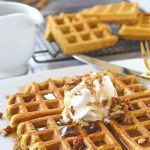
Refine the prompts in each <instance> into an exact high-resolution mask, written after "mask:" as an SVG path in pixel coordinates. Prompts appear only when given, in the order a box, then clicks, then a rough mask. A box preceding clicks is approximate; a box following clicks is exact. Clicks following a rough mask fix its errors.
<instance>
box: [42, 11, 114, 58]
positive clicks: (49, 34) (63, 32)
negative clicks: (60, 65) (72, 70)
mask: <svg viewBox="0 0 150 150" xmlns="http://www.w3.org/2000/svg"><path fill="white" fill-rule="evenodd" d="M45 36H46V38H47V39H49V40H51V39H53V38H54V39H55V41H56V42H57V43H58V44H59V45H60V47H61V49H62V51H63V53H64V54H65V55H72V54H76V53H82V52H88V51H93V50H96V49H100V48H104V47H108V46H113V45H114V44H115V43H116V42H117V37H116V36H114V35H112V33H111V29H110V28H109V27H108V26H106V25H105V24H102V23H99V22H98V20H97V19H95V18H84V17H82V16H80V15H78V16H77V15H76V14H63V13H62V14H60V15H59V16H48V19H47V28H46V32H45Z"/></svg>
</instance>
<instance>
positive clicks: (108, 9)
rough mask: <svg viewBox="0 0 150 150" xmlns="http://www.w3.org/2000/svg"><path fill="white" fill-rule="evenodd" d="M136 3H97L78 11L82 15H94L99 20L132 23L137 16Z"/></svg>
mask: <svg viewBox="0 0 150 150" xmlns="http://www.w3.org/2000/svg"><path fill="white" fill-rule="evenodd" d="M138 11H139V10H138V6H137V4H136V3H134V4H132V3H127V2H121V3H116V4H115V3H114V4H108V5H97V6H94V7H92V8H89V9H85V10H83V11H81V12H80V14H81V15H82V16H84V17H96V18H97V19H98V20H99V21H100V22H107V23H119V24H132V23H135V22H136V19H137V16H138Z"/></svg>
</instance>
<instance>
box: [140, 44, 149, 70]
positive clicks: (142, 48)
mask: <svg viewBox="0 0 150 150" xmlns="http://www.w3.org/2000/svg"><path fill="white" fill-rule="evenodd" d="M147 44H148V43H147ZM144 45H145V46H144ZM145 47H146V44H144V42H140V49H141V54H142V58H143V60H144V64H145V67H146V69H147V70H149V71H150V65H149V63H148V53H147V52H148V45H147V48H145Z"/></svg>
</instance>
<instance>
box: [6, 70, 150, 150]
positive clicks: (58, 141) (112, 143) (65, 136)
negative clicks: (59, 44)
mask: <svg viewBox="0 0 150 150" xmlns="http://www.w3.org/2000/svg"><path fill="white" fill-rule="evenodd" d="M104 74H105V75H108V76H110V78H111V80H112V82H113V84H114V87H115V88H116V91H117V94H118V96H119V97H120V99H121V101H122V102H123V101H127V100H130V101H131V105H130V107H131V108H130V110H131V111H130V112H129V113H130V114H131V115H132V116H133V123H134V126H133V125H130V124H129V125H128V124H127V126H124V125H122V122H121V121H120V120H119V121H118V118H115V119H114V120H111V122H110V125H105V124H104V123H103V122H101V121H96V122H93V123H92V124H91V125H90V126H89V127H81V126H80V125H78V124H77V123H74V122H70V123H67V124H65V123H63V122H62V121H61V120H62V116H61V112H62V110H63V107H64V106H63V96H64V93H63V92H64V90H65V89H64V87H66V88H68V87H67V86H66V85H68V84H66V83H69V86H73V87H74V86H76V85H77V84H78V83H80V81H81V80H82V77H84V75H83V76H75V77H72V78H71V79H69V78H66V79H60V80H52V79H49V80H46V81H44V82H41V83H31V84H29V85H27V86H26V87H25V89H24V91H23V92H22V93H17V94H14V95H11V96H9V97H8V104H9V106H8V108H7V116H8V118H9V119H10V125H11V127H12V128H13V129H16V132H17V136H18V139H19V141H20V146H21V148H22V149H23V150H28V149H29V150H63V149H68V150H72V149H77V150H78V149H79V150H80V149H83V150H87V149H88V150H98V149H102V150H103V149H104V150H110V149H114V150H121V149H123V148H124V147H123V146H122V144H120V141H118V138H116V137H115V136H114V135H117V136H118V137H119V138H121V140H122V141H123V142H124V143H126V145H128V146H129V148H130V149H133V148H134V147H135V146H136V147H137V148H139V149H140V148H143V149H146V148H150V146H149V145H148V144H146V146H145V144H143V145H139V144H138V142H139V139H142V138H145V140H146V142H147V140H148V138H149V121H150V119H149V115H148V111H149V106H150V100H149V99H150V98H149V97H150V91H148V90H147V89H146V87H145V85H144V84H142V83H140V82H139V81H138V80H137V78H136V77H135V76H132V75H129V76H119V75H117V74H115V73H114V72H112V71H106V72H104V73H98V77H101V76H102V75H104ZM50 94H51V95H50ZM142 116H144V118H143V119H144V121H143V119H142ZM119 119H120V118H119ZM126 127H127V128H126ZM137 130H138V131H137ZM141 130H144V132H143V133H141ZM120 131H122V132H120ZM130 131H133V133H132V132H130ZM136 131H137V132H136ZM139 132H140V133H141V134H140V133H139ZM134 133H135V135H134ZM132 136H133V137H132Z"/></svg>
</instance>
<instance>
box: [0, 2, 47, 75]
mask: <svg viewBox="0 0 150 150" xmlns="http://www.w3.org/2000/svg"><path fill="white" fill-rule="evenodd" d="M43 22H44V19H43V16H42V14H41V13H40V12H39V11H38V10H37V9H35V8H33V7H30V6H27V5H25V4H21V3H16V2H0V78H7V77H11V76H15V75H20V74H23V73H25V72H26V71H27V61H28V60H29V58H31V56H32V55H33V51H34V46H35V40H36V26H37V25H41V24H42V23H43Z"/></svg>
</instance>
